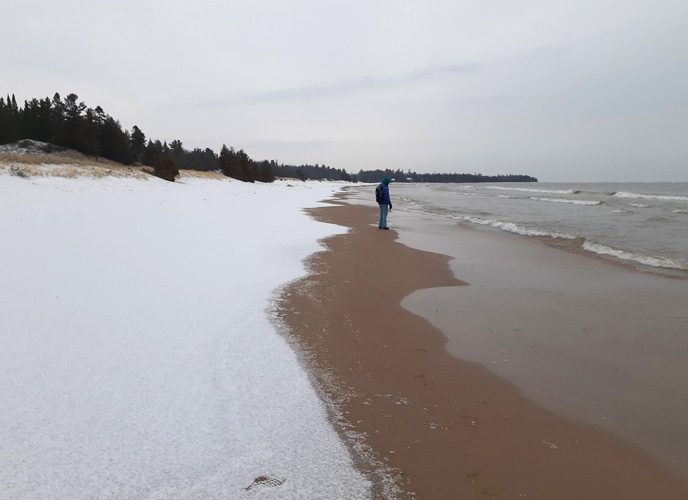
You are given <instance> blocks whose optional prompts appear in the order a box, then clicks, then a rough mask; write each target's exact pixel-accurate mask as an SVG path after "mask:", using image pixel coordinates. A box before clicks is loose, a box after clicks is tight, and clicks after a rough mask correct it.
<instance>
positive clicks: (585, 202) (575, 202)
mask: <svg viewBox="0 0 688 500" xmlns="http://www.w3.org/2000/svg"><path fill="white" fill-rule="evenodd" d="M530 199H531V200H535V201H549V202H551V203H570V204H572V205H588V206H593V205H602V204H603V203H604V202H602V201H593V200H568V199H566V198H536V197H531V198H530Z"/></svg>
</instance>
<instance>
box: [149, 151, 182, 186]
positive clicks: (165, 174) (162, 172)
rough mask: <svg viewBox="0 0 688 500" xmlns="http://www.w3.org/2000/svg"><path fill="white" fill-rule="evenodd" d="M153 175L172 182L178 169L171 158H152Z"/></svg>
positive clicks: (177, 173)
mask: <svg viewBox="0 0 688 500" xmlns="http://www.w3.org/2000/svg"><path fill="white" fill-rule="evenodd" d="M153 175H154V176H156V177H160V178H161V179H165V180H166V181H170V182H174V179H176V178H177V176H178V175H179V169H178V168H177V164H176V163H175V161H174V160H173V159H172V158H170V157H169V156H162V157H158V158H155V159H154V160H153Z"/></svg>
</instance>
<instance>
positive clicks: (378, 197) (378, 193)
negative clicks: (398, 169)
mask: <svg viewBox="0 0 688 500" xmlns="http://www.w3.org/2000/svg"><path fill="white" fill-rule="evenodd" d="M375 201H377V203H378V205H379V204H381V203H384V202H385V194H384V193H383V192H382V184H380V185H379V186H378V187H376V188H375Z"/></svg>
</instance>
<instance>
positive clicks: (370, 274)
mask: <svg viewBox="0 0 688 500" xmlns="http://www.w3.org/2000/svg"><path fill="white" fill-rule="evenodd" d="M376 212H377V210H376V209H375V208H374V207H369V206H354V205H347V206H344V207H341V206H333V207H327V208H320V209H315V210H313V211H312V214H313V216H314V217H316V218H317V219H318V220H321V221H324V222H330V223H335V224H339V225H343V226H347V227H349V228H351V231H350V233H349V234H346V235H340V236H334V237H332V238H329V239H327V240H326V241H325V245H326V247H327V251H325V252H321V253H319V254H316V255H314V256H313V257H312V258H311V260H310V262H309V267H310V271H311V274H310V275H309V276H308V277H306V278H304V279H302V280H300V281H298V282H295V283H293V284H292V285H291V286H290V287H289V288H288V289H286V290H285V291H284V293H283V294H282V298H281V299H280V304H279V311H280V312H279V314H280V316H281V319H282V321H283V322H284V324H285V326H286V327H287V331H288V332H289V335H290V337H291V338H292V339H293V340H294V342H295V344H296V345H298V346H299V347H300V348H301V349H302V351H301V352H302V353H303V357H304V362H305V363H308V365H309V366H310V369H311V373H312V374H313V378H314V382H315V383H316V385H317V386H318V388H319V389H320V390H322V391H324V392H325V393H326V394H327V396H328V397H329V399H330V400H332V401H333V402H334V403H335V407H334V408H333V409H332V413H331V415H332V417H333V419H334V420H335V421H336V424H337V426H338V429H339V431H340V432H341V433H342V435H343V436H344V437H345V438H347V439H348V440H349V442H350V443H351V446H352V454H353V455H354V457H355V458H356V459H357V461H358V463H359V466H360V467H361V468H362V469H363V470H364V471H366V472H368V473H369V474H370V475H371V478H372V479H373V480H374V481H375V484H376V487H375V493H376V496H377V497H378V498H385V496H386V495H389V491H388V490H385V489H384V488H385V484H384V483H383V482H381V481H379V478H378V476H376V475H375V469H376V468H377V467H379V465H380V464H384V465H385V466H386V467H388V468H389V469H388V470H390V471H392V473H393V475H394V476H393V477H394V478H395V479H396V481H397V483H398V485H399V486H400V487H401V488H403V490H404V494H403V495H401V498H405V497H408V498H421V499H430V498H436V499H450V498H543V499H545V498H557V499H569V498H570V499H581V498H586V499H592V500H594V499H603V498H604V499H609V498H623V499H635V498H637V499H647V498H663V499H674V498H675V499H681V498H683V499H685V498H688V483H687V482H686V481H685V479H684V478H682V477H681V476H680V474H677V473H676V471H672V470H670V469H669V468H668V467H667V466H666V465H665V464H664V463H662V462H660V461H659V460H658V459H657V457H656V456H655V455H650V454H649V453H648V452H647V451H645V450H644V449H642V448H639V447H638V446H637V445H636V444H635V443H633V442H631V441H629V440H625V439H623V438H621V437H619V435H618V434H615V433H612V432H610V431H607V430H604V429H602V428H601V427H599V426H596V425H591V424H589V423H586V422H580V421H578V420H574V419H570V418H566V417H564V416H562V414H561V412H560V411H559V412H557V411H552V410H550V409H545V408H543V407H542V406H540V405H538V404H536V403H535V402H533V401H532V400H531V399H529V398H527V397H526V394H524V391H523V390H522V388H521V387H519V386H518V385H517V384H515V383H513V382H511V381H509V380H507V379H505V378H503V377H500V376H498V375H497V374H496V372H495V371H493V370H491V369H488V368H487V367H485V366H484V365H483V364H480V363H477V362H471V361H466V360H463V359H459V358H458V357H455V356H453V355H451V354H450V352H449V351H448V350H447V348H446V347H447V337H446V336H445V335H444V334H443V332H442V331H441V330H440V329H439V328H438V327H437V326H435V325H433V324H432V323H431V322H430V321H428V319H425V317H423V316H420V315H416V314H413V313H411V312H409V311H408V310H406V309H404V308H402V307H401V305H400V304H401V303H402V300H403V299H404V298H405V297H407V296H409V295H410V294H412V293H413V292H415V291H417V290H425V289H432V290H437V287H450V288H446V289H445V291H454V292H455V291H456V290H468V289H471V288H474V289H476V288H477V287H476V285H475V284H474V283H471V285H470V286H468V283H467V282H461V281H459V280H457V279H456V278H455V277H454V274H456V275H457V276H459V277H462V273H461V272H460V270H459V271H458V272H457V271H456V270H455V272H454V273H452V272H451V270H450V257H448V256H445V255H442V254H439V253H431V252H426V251H422V250H418V249H413V248H410V247H408V246H405V245H402V244H400V243H399V242H398V241H397V236H398V235H397V233H396V231H379V230H378V229H377V227H376V225H375V222H376ZM392 220H393V219H392ZM416 243H418V242H416ZM549 251H550V252H555V253H556V252H560V251H558V250H553V249H549ZM548 255H551V254H548ZM452 265H453V264H452ZM502 271H503V270H502ZM483 272H485V271H483ZM494 273H495V274H494V275H493V279H497V277H498V274H499V273H500V266H495V269H494ZM489 275H490V273H486V275H485V276H484V278H485V283H487V282H489V281H490V279H489ZM471 277H472V279H473V280H475V276H471ZM464 279H466V278H464ZM514 279H516V277H514ZM467 281H469V280H467ZM561 286H565V282H564V283H561ZM484 287H485V285H482V288H484ZM495 292H496V290H495ZM482 293H483V294H485V293H487V294H488V295H487V296H484V295H483V296H480V295H476V296H475V297H473V298H472V302H471V303H470V304H469V305H470V309H471V310H472V311H473V316H472V319H471V321H469V322H468V323H470V324H471V325H478V326H479V325H480V324H481V322H482V321H483V320H485V319H489V320H490V321H493V320H494V321H496V322H497V323H496V324H499V325H504V324H509V322H510V319H509V316H508V315H506V314H504V312H503V310H502V309H501V308H493V307H491V305H492V304H494V301H493V300H491V299H497V298H498V293H495V294H494V296H493V297H490V296H489V290H488V291H485V290H483V292H482ZM524 297H526V296H525V295H524ZM531 298H532V297H531ZM427 299H428V298H427V297H421V298H419V299H418V300H416V299H414V300H416V303H417V304H421V303H424V304H425V306H427V304H428V303H431V302H432V300H427ZM431 299H432V298H431ZM551 300H554V298H551ZM528 302H529V300H525V303H528ZM506 303H508V301H506ZM462 307H464V306H463V305H461V304H459V303H458V302H456V301H454V300H444V299H443V301H442V303H441V308H442V309H444V310H445V311H444V313H443V314H440V310H439V309H440V307H438V308H437V311H435V312H436V313H437V314H435V316H436V317H437V318H439V317H444V318H452V317H453V318H454V319H453V320H451V321H449V324H455V321H456V318H457V317H458V318H460V316H457V314H458V313H459V312H460V311H461V308H462ZM424 315H425V316H427V317H430V319H433V322H436V321H435V319H434V318H432V311H427V310H426V311H424ZM481 318H482V320H481ZM557 320H558V321H564V322H566V321H567V319H566V318H560V317H557ZM436 323H437V322H436ZM440 323H441V322H440ZM438 324H439V323H438ZM443 328H448V327H447V326H446V325H445V326H444V327H443ZM500 328H501V326H500ZM493 329H494V328H493ZM500 354H501V353H500ZM550 370H553V371H555V370H556V367H550ZM355 437H358V438H359V439H358V440H356V439H353V438H355ZM361 445H363V446H361ZM371 450H372V457H373V458H377V459H378V463H377V464H376V463H374V462H372V463H371V460H370V459H371V453H370V452H371Z"/></svg>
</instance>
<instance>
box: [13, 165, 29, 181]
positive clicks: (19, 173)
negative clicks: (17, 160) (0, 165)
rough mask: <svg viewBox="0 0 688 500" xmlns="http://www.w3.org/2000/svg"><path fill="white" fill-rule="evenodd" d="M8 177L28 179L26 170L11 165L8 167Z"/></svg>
mask: <svg viewBox="0 0 688 500" xmlns="http://www.w3.org/2000/svg"><path fill="white" fill-rule="evenodd" d="M10 175H14V176H16V177H21V178H22V179H28V178H29V174H28V172H27V171H26V170H24V169H21V168H18V167H15V166H14V165H12V166H11V167H10Z"/></svg>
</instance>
